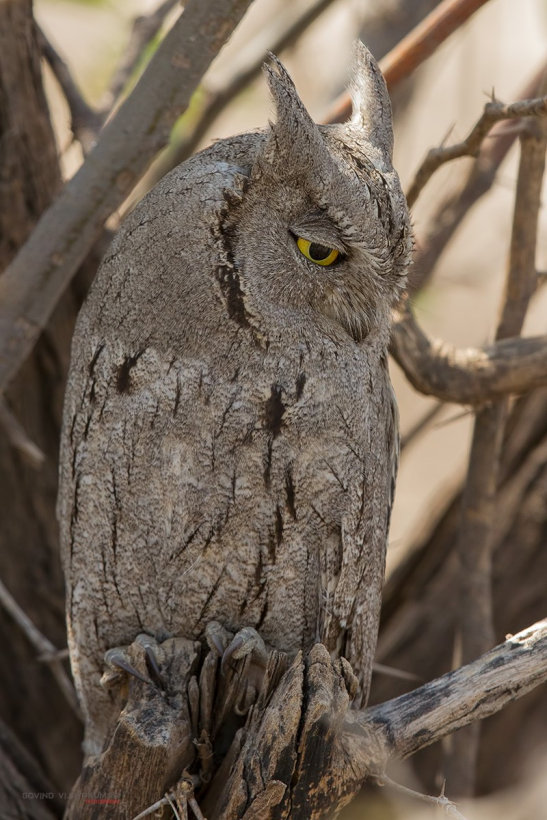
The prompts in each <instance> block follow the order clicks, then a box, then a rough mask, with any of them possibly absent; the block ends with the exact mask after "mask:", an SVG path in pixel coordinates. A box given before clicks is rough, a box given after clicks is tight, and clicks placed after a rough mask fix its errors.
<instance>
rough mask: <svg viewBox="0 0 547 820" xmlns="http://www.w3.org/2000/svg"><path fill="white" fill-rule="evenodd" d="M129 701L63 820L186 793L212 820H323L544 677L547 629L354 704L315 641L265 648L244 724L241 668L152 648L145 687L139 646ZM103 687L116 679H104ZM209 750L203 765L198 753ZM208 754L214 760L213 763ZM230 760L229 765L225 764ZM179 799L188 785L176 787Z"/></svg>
mask: <svg viewBox="0 0 547 820" xmlns="http://www.w3.org/2000/svg"><path fill="white" fill-rule="evenodd" d="M129 651H130V653H131V661H132V664H134V666H135V669H136V670H137V671H138V673H139V674H140V675H142V677H143V678H145V680H141V679H140V678H138V677H136V676H134V675H133V676H130V677H129V678H128V680H127V681H126V683H127V695H126V698H127V699H126V703H125V705H124V708H123V709H122V711H121V714H120V717H119V719H118V722H117V724H116V726H115V727H114V729H113V732H112V734H111V736H110V739H109V741H108V742H107V746H106V748H105V750H104V752H103V753H102V754H101V755H100V756H99V757H97V758H93V759H91V760H90V761H88V764H87V766H86V767H85V768H84V771H83V772H82V775H81V777H80V780H79V781H78V783H77V784H76V786H75V787H74V790H73V792H72V797H71V801H70V804H69V809H68V813H67V816H68V817H70V818H81V820H86V818H93V817H96V816H98V815H97V805H98V804H99V803H100V805H101V812H100V816H101V817H105V818H108V817H112V818H120V817H128V818H129V817H133V816H135V815H136V814H137V813H138V812H142V811H144V810H145V809H146V808H147V807H148V806H150V805H152V804H154V803H155V802H156V801H158V800H160V799H161V798H162V796H163V794H164V793H165V792H167V791H169V790H172V793H173V799H174V800H179V801H180V800H181V799H182V798H181V788H180V782H179V785H178V786H177V780H178V779H179V778H180V779H182V781H183V782H184V783H185V784H188V783H191V784H193V796H195V797H196V799H197V801H198V803H199V805H200V807H201V810H202V812H203V813H204V816H206V817H207V818H209V820H215V818H224V820H236V819H237V820H251V818H252V820H257V818H261V819H262V818H263V820H266V819H267V818H272V819H273V818H300V817H302V818H303V817H306V818H322V817H328V816H332V813H333V812H336V811H338V810H339V809H340V808H341V807H342V806H343V805H345V804H346V803H347V802H348V801H349V800H350V799H351V798H352V797H353V796H354V795H355V793H356V792H357V791H358V790H359V789H360V788H361V786H362V785H363V783H364V782H365V780H366V779H367V777H369V776H373V777H374V778H377V777H380V776H381V775H382V774H383V772H384V770H385V767H386V764H387V762H388V760H389V759H390V758H391V757H394V756H396V757H406V756H408V755H411V754H413V753H415V752H416V751H418V750H419V749H421V748H423V747H425V746H427V745H429V744H431V743H433V742H435V741H436V740H439V739H440V738H442V737H444V736H445V735H447V734H448V733H450V732H453V731H454V730H456V729H458V728H460V727H462V726H466V725H468V724H469V723H471V722H472V721H475V720H480V719H482V718H484V717H487V716H489V715H491V714H493V713H495V712H497V711H498V710H499V709H501V708H502V707H503V706H505V705H506V704H507V703H509V702H510V701H512V700H515V699H517V698H519V697H521V696H522V695H524V694H525V693H526V692H528V691H530V690H531V689H533V688H534V687H536V686H538V685H539V684H540V683H543V682H545V681H546V680H547V621H542V622H539V623H537V624H535V625H534V626H532V627H530V628H529V629H526V630H524V631H523V632H521V633H519V634H518V635H515V636H512V637H511V638H509V639H508V640H507V641H506V642H505V643H503V644H501V645H500V646H497V647H495V648H494V649H493V650H491V651H490V652H488V653H486V654H485V655H484V656H482V657H481V658H479V659H478V660H477V661H475V662H473V663H472V664H469V665H468V666H465V667H462V668H461V669H458V670H456V671H454V672H449V673H448V674H446V675H444V676H442V677H441V678H439V679H437V680H434V681H431V682H430V683H427V684H425V685H424V686H422V687H420V688H418V689H416V690H414V691H413V692H410V693H408V694H405V695H402V696H401V697H398V698H396V699H394V700H392V701H388V702H386V703H382V704H380V705H378V706H373V707H370V708H368V709H365V710H363V711H357V710H353V709H352V708H351V702H352V698H353V696H354V694H355V692H356V680H355V678H354V676H353V673H352V671H351V668H350V667H349V664H348V663H347V661H345V660H344V659H338V660H332V659H331V658H330V656H329V653H328V652H327V650H326V649H325V647H324V646H322V645H321V644H317V645H316V646H314V647H313V649H312V650H311V651H310V652H309V654H308V655H307V656H302V655H301V654H298V655H297V656H296V658H295V659H294V660H293V662H292V663H291V665H290V667H289V668H288V669H287V670H286V671H285V672H284V674H283V670H284V669H285V668H286V659H285V657H284V656H280V653H277V652H275V651H270V654H269V659H268V663H267V667H266V670H265V673H264V682H263V686H262V689H261V690H260V693H259V695H258V697H257V698H256V700H255V702H254V705H252V706H251V707H250V708H249V709H248V712H247V717H246V718H245V717H244V714H243V713H244V712H245V709H242V708H241V707H242V697H243V698H244V699H245V698H246V697H247V696H248V691H247V690H248V686H249V680H250V659H249V657H247V658H246V659H244V660H243V662H237V663H236V664H234V666H232V667H231V668H229V669H228V670H225V669H223V667H222V665H221V663H220V658H219V656H218V654H216V655H215V652H214V650H209V651H207V648H204V649H202V650H201V652H200V647H199V644H196V643H193V642H190V641H186V640H184V639H177V638H175V639H168V640H167V641H165V642H164V643H163V644H156V645H155V649H154V651H155V653H156V658H157V661H158V666H159V668H160V671H161V675H162V679H163V681H164V685H163V686H158V685H154V684H153V683H152V682H146V677H147V675H148V672H147V666H146V662H145V657H144V653H143V651H142V644H139V642H138V641H136V642H135V643H134V644H133V645H132V647H131V648H130V650H129ZM110 683H111V684H112V681H110ZM203 746H205V747H206V748H207V749H208V750H209V755H208V757H207V759H208V761H209V762H208V764H207V767H205V768H204V766H203V759H204V758H203V754H202V748H203ZM211 759H212V763H211ZM227 762H228V763H227ZM186 794H188V789H186Z"/></svg>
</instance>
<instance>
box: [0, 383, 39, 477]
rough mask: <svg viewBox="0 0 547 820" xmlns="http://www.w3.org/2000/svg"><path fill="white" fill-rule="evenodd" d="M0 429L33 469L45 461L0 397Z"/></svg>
mask: <svg viewBox="0 0 547 820" xmlns="http://www.w3.org/2000/svg"><path fill="white" fill-rule="evenodd" d="M0 427H3V428H4V432H5V433H6V436H7V438H8V441H9V442H10V444H11V445H12V446H13V447H15V448H16V449H17V450H20V451H21V452H22V453H24V454H25V455H26V456H27V458H28V459H29V461H30V463H31V464H32V466H33V467H36V468H38V467H41V466H42V464H43V463H44V461H45V458H46V457H45V455H44V453H43V452H42V450H40V448H39V447H38V445H37V444H35V443H34V442H33V441H31V440H30V438H29V437H28V436H27V434H26V433H25V431H24V429H23V427H22V425H21V424H20V423H19V421H18V420H17V419H16V418H15V416H14V415H13V413H12V412H11V410H10V409H9V407H8V405H7V404H6V402H5V400H4V399H3V398H2V397H1V396H0Z"/></svg>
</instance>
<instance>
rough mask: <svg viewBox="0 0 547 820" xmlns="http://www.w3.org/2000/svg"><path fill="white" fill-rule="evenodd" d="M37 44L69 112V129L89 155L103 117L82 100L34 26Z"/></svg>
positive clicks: (57, 56)
mask: <svg viewBox="0 0 547 820" xmlns="http://www.w3.org/2000/svg"><path fill="white" fill-rule="evenodd" d="M36 30H37V35H38V43H39V46H40V50H41V52H42V54H43V56H44V59H45V60H46V62H47V63H48V65H49V67H50V68H51V70H52V72H53V74H54V76H55V78H56V80H57V82H58V83H59V85H60V87H61V90H62V92H63V94H64V97H65V99H66V101H67V104H68V109H69V111H70V127H71V129H72V133H73V134H74V136H75V137H76V139H77V140H78V141H79V142H80V144H81V146H82V149H83V152H84V154H87V153H89V151H90V150H91V148H92V147H93V145H94V144H95V141H96V139H97V135H98V133H99V131H100V130H101V127H102V124H103V119H104V118H103V117H102V116H101V114H99V113H98V112H97V111H95V110H94V109H93V108H92V107H91V106H90V105H88V103H86V101H85V100H84V98H83V96H82V94H81V92H80V89H79V88H78V86H77V85H76V83H75V81H74V79H73V77H72V74H71V73H70V69H69V67H68V66H67V64H66V63H65V61H64V60H63V58H62V57H61V55H60V54H59V53H58V52H57V51H56V49H55V48H54V47H53V45H52V44H51V43H50V41H49V40H48V38H47V37H46V35H45V34H44V32H43V31H42V29H41V28H39V26H36Z"/></svg>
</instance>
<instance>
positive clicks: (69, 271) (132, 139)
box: [0, 0, 251, 392]
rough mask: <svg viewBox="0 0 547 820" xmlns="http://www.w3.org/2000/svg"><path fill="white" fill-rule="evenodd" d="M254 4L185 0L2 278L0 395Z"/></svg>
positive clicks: (237, 0) (243, 0)
mask: <svg viewBox="0 0 547 820" xmlns="http://www.w3.org/2000/svg"><path fill="white" fill-rule="evenodd" d="M250 2H251V0H225V2H224V3H223V11H222V13H219V11H218V4H217V3H216V2H215V0H189V2H188V3H187V5H186V8H185V9H184V11H183V13H182V15H181V16H180V17H179V18H178V20H177V21H176V22H175V23H174V25H173V27H172V28H171V30H170V31H169V32H168V34H167V35H166V37H165V38H164V39H163V40H162V42H161V45H160V47H159V48H158V50H157V51H156V53H155V54H154V56H153V57H152V60H151V61H150V64H149V65H148V67H147V69H146V70H145V72H144V73H143V75H142V77H141V78H140V80H139V82H138V83H137V85H136V87H135V89H134V90H133V92H132V94H131V95H130V96H129V97H128V98H127V99H126V100H125V102H124V103H123V105H122V106H121V108H120V109H119V111H118V112H117V114H116V116H115V117H114V118H113V119H112V120H111V121H110V122H109V123H108V124H107V125H106V126H105V128H104V130H103V132H102V135H101V139H100V140H99V142H98V143H97V145H96V146H95V148H94V149H93V151H92V152H91V153H90V154H89V156H88V157H87V158H86V160H85V162H84V163H83V165H82V166H81V168H80V169H79V170H78V172H77V173H76V174H75V176H74V177H73V178H72V179H71V180H70V181H69V182H68V183H67V185H66V186H65V188H64V189H63V191H62V192H61V193H60V195H59V196H58V198H57V199H56V200H55V201H54V203H53V204H52V205H51V206H50V208H48V210H47V211H46V212H45V213H44V214H43V215H42V217H41V219H40V221H39V222H38V225H37V226H36V228H35V229H34V231H33V233H32V235H31V237H30V238H29V240H28V241H27V242H26V243H25V245H24V246H23V247H22V248H21V250H20V251H19V253H18V254H17V256H16V257H15V259H14V260H13V261H12V263H11V264H10V265H9V267H8V268H7V270H6V271H5V272H4V274H3V276H2V277H1V278H0V392H1V391H3V390H4V388H5V387H6V385H7V384H8V382H9V381H10V380H11V378H12V377H13V376H14V375H15V373H16V372H17V371H18V369H19V367H20V366H21V364H22V362H23V361H24V360H25V359H26V357H27V356H28V354H29V353H30V351H31V350H32V348H33V346H34V344H35V342H36V340H37V338H38V336H39V334H40V332H41V330H42V328H43V327H44V326H45V324H46V322H47V321H48V319H49V317H50V316H51V313H52V311H53V309H54V307H55V305H56V304H57V302H58V300H59V297H60V295H61V293H62V292H63V291H64V289H65V287H66V286H67V284H68V282H69V281H70V278H71V277H72V275H73V274H74V272H75V271H76V270H77V269H78V267H79V265H80V264H81V262H82V261H83V260H84V259H85V257H86V255H87V254H88V252H89V250H90V248H91V247H92V245H93V243H94V241H95V240H96V237H97V235H98V233H99V232H100V230H101V228H102V226H103V225H104V222H105V221H106V219H108V217H109V216H110V214H111V213H112V212H113V211H114V210H115V209H116V208H117V207H118V206H119V205H120V204H121V202H123V200H124V199H125V198H126V197H127V195H128V193H129V191H130V190H131V189H132V188H133V187H134V185H135V183H136V182H137V180H138V179H139V177H140V176H141V174H142V173H143V171H144V170H145V168H146V167H147V165H148V164H149V162H150V161H151V159H152V157H153V156H154V155H155V154H156V153H157V151H158V150H159V149H160V148H162V147H163V146H164V145H165V143H166V142H167V140H168V137H169V133H170V130H171V127H172V125H173V123H174V121H175V120H176V119H177V118H178V117H179V116H180V114H181V113H182V112H183V111H184V110H185V108H186V107H187V105H188V103H189V101H190V97H191V95H192V94H193V92H194V90H195V89H196V87H197V85H198V83H199V81H200V80H201V78H202V76H203V74H204V73H205V71H206V69H207V68H208V66H209V65H210V63H211V61H212V59H213V57H214V56H215V55H216V54H217V53H218V51H219V50H220V48H221V47H222V45H223V44H224V42H225V41H226V40H227V38H228V37H229V36H230V34H231V32H232V31H233V29H234V28H235V26H236V25H237V24H238V23H239V21H240V19H241V18H242V17H243V15H244V13H245V11H246V10H247V7H248V6H249V4H250Z"/></svg>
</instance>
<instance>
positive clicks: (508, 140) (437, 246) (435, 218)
mask: <svg viewBox="0 0 547 820" xmlns="http://www.w3.org/2000/svg"><path fill="white" fill-rule="evenodd" d="M546 71H547V64H546V63H544V64H543V65H542V66H541V68H540V69H539V71H537V72H536V73H535V75H534V77H532V79H531V80H530V81H528V82H527V83H526V85H525V86H524V87H523V88H522V90H521V92H520V94H519V99H522V100H526V99H530V98H532V97H538V96H540V95H541V83H542V78H543V76H544V74H545V72H546ZM519 131H520V127H519ZM490 136H491V137H492V139H489V140H487V141H485V142H483V144H482V146H481V150H480V153H479V155H478V157H477V158H476V160H475V162H473V163H472V166H471V168H470V169H469V170H468V171H467V173H466V175H465V176H464V178H463V179H462V184H461V185H460V187H459V188H458V190H457V191H455V192H450V193H449V194H448V195H447V196H446V198H445V199H443V200H442V201H441V202H440V203H439V204H438V206H437V207H436V209H435V213H434V214H433V215H432V216H431V218H430V219H429V221H428V224H427V226H426V228H425V229H424V230H423V232H422V233H421V235H419V236H418V237H417V240H416V253H415V254H414V262H413V265H412V270H411V273H410V279H409V290H410V292H411V293H415V292H416V291H417V290H419V289H420V288H422V287H423V286H424V285H425V284H426V282H427V281H428V280H429V278H430V276H431V274H432V272H433V270H434V268H435V266H436V265H437V264H438V261H439V258H440V256H441V254H442V252H443V251H444V249H445V247H446V246H447V244H448V242H449V241H450V239H451V237H452V236H453V235H454V233H455V232H456V230H457V229H458V227H459V225H460V224H461V222H462V221H463V220H464V219H465V218H466V217H467V216H468V214H469V212H470V211H471V209H472V207H473V206H474V205H475V204H476V203H477V202H478V200H479V199H480V198H481V197H482V196H484V194H486V193H487V192H488V191H489V190H490V189H491V187H492V185H493V183H494V181H495V179H496V175H497V173H498V170H499V167H500V165H501V164H502V162H503V160H504V159H505V157H506V156H507V154H508V152H509V149H510V148H511V147H512V145H513V142H514V141H515V138H516V137H517V136H518V132H517V131H516V130H515V129H508V128H503V126H502V124H501V123H498V124H497V125H495V126H494V128H493V129H492V132H491V135H490Z"/></svg>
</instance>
